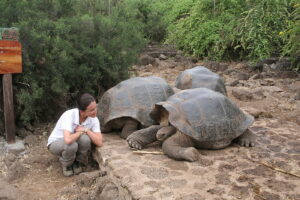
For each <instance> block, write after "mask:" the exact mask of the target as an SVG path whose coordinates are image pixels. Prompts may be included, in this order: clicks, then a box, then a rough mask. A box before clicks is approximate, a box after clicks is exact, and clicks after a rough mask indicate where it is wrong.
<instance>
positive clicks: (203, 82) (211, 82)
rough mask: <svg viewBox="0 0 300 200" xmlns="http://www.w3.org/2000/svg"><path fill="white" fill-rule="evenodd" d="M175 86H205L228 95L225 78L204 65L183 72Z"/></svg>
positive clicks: (186, 87)
mask: <svg viewBox="0 0 300 200" xmlns="http://www.w3.org/2000/svg"><path fill="white" fill-rule="evenodd" d="M175 87H176V88H178V89H181V90H184V89H192V88H201V87H204V88H208V89H211V90H214V91H217V92H220V93H222V94H224V95H226V96H227V91H226V87H225V84H224V81H223V79H222V78H221V77H220V76H219V75H218V74H216V73H214V72H212V71H210V70H209V69H207V68H206V67H203V66H197V67H194V68H192V69H187V70H184V71H183V72H181V73H180V74H179V76H178V77H177V79H176V82H175Z"/></svg>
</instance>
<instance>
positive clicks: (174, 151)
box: [127, 88, 255, 161]
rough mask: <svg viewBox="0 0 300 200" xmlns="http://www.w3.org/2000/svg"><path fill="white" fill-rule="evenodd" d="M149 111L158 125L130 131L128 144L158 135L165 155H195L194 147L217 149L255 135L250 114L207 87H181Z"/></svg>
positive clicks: (252, 139)
mask: <svg viewBox="0 0 300 200" xmlns="http://www.w3.org/2000/svg"><path fill="white" fill-rule="evenodd" d="M150 115H151V117H152V118H153V119H154V120H156V121H159V122H160V125H154V126H150V127H148V128H145V129H141V130H139V131H136V132H134V133H133V134H132V135H130V136H129V137H128V138H127V142H128V144H129V146H131V147H133V148H136V149H142V148H143V147H144V146H145V145H147V144H150V143H152V142H154V141H155V140H157V139H158V140H161V141H163V143H162V149H163V151H164V152H165V154H167V155H168V156H169V157H171V158H174V159H177V160H188V161H195V160H197V159H198V151H197V150H196V148H203V149H221V148H225V147H226V146H228V145H230V144H231V142H233V141H234V142H237V143H239V144H240V145H241V146H254V142H255V135H254V134H253V133H252V132H251V130H249V129H248V128H249V126H250V125H251V124H252V123H253V121H254V118H253V117H252V116H250V115H248V114H246V113H244V112H243V111H242V110H240V109H239V108H238V107H237V106H236V105H235V104H234V103H232V102H231V101H230V100H229V99H228V98H227V97H226V96H224V95H222V94H221V93H219V92H215V91H213V90H210V89H207V88H195V89H187V90H182V91H180V92H178V93H176V94H174V95H173V96H171V97H169V98H168V99H167V101H163V102H159V103H157V104H155V107H154V109H153V110H152V111H151V113H150Z"/></svg>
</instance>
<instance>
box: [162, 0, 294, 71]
mask: <svg viewBox="0 0 300 200" xmlns="http://www.w3.org/2000/svg"><path fill="white" fill-rule="evenodd" d="M164 2H165V5H164V6H161V7H162V8H163V9H162V10H163V11H164V12H165V15H164V22H165V23H166V25H167V37H166V42H167V43H173V44H175V45H177V47H178V48H180V49H182V50H184V51H185V52H186V53H188V54H193V55H195V56H197V57H199V58H202V59H203V58H207V59H211V60H231V59H235V60H236V59H243V60H250V61H253V62H254V61H257V60H260V59H265V58H269V57H273V56H276V57H279V56H288V57H291V58H292V59H293V62H294V66H295V65H297V63H299V60H300V59H299V49H300V47H299V41H300V40H299V5H300V1H299V0H253V1H248V0H246V1H245V0H222V1H219V0H168V1H164ZM279 33H280V34H279ZM294 69H295V67H294Z"/></svg>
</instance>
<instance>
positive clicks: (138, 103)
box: [98, 76, 174, 139]
mask: <svg viewBox="0 0 300 200" xmlns="http://www.w3.org/2000/svg"><path fill="white" fill-rule="evenodd" d="M173 94H174V92H173V89H172V88H171V87H170V86H169V85H168V84H167V82H166V81H165V80H164V79H162V78H159V77H156V76H149V77H135V78H130V79H128V80H125V81H122V82H120V83H119V84H118V85H116V86H114V87H113V88H111V89H109V90H107V91H106V92H105V93H104V95H103V96H102V98H101V99H100V102H99V105H98V106H99V114H98V117H99V119H100V124H101V131H102V132H104V133H105V132H111V131H113V130H121V134H120V136H121V137H122V138H124V139H125V138H127V136H128V135H130V134H131V133H132V132H134V131H135V130H137V129H139V128H142V127H147V126H150V125H153V123H154V121H153V119H151V118H150V116H149V113H150V111H151V109H152V107H153V106H154V104H155V103H157V102H160V101H165V100H166V99H167V98H168V97H169V96H171V95H173Z"/></svg>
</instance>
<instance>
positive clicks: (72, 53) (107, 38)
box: [0, 0, 146, 122]
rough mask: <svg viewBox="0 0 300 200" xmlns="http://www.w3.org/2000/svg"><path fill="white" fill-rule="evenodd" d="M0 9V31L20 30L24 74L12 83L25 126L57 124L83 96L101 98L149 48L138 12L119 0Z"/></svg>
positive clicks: (42, 0)
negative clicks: (45, 122)
mask: <svg viewBox="0 0 300 200" xmlns="http://www.w3.org/2000/svg"><path fill="white" fill-rule="evenodd" d="M0 9H1V10H3V11H4V12H1V13H0V26H1V27H12V26H14V27H18V28H19V30H20V37H21V39H20V40H21V43H22V48H23V73H22V74H16V75H14V83H13V84H14V86H15V88H16V90H15V96H16V97H15V100H16V101H17V102H16V113H17V119H18V120H19V121H23V122H31V121H36V120H48V119H53V116H56V115H57V114H58V113H60V112H61V111H62V110H63V109H66V108H67V107H68V106H69V104H68V103H70V102H71V100H72V97H74V96H75V95H76V94H77V93H78V92H81V91H86V92H90V93H92V94H93V95H95V96H97V95H99V92H100V90H101V89H102V88H104V89H107V88H109V87H111V86H113V85H115V84H116V83H118V82H119V81H121V80H124V79H126V78H128V77H129V73H128V71H129V70H128V69H129V67H130V66H131V65H132V64H133V63H134V62H135V60H136V58H137V55H138V52H139V51H140V50H141V49H142V48H143V47H144V45H145V44H146V43H145V42H146V40H145V39H144V35H143V31H142V28H143V27H144V26H143V24H142V22H141V20H138V19H137V18H136V16H135V15H132V13H135V12H137V11H135V10H132V11H133V12H131V11H130V10H128V8H127V5H126V3H121V2H118V1H103V0H80V1H79V0H30V1H29V0H23V1H18V0H3V1H1V2H0ZM132 9H134V8H132ZM134 11H135V12H134Z"/></svg>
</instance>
